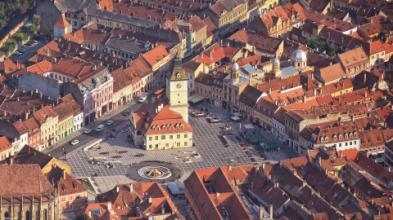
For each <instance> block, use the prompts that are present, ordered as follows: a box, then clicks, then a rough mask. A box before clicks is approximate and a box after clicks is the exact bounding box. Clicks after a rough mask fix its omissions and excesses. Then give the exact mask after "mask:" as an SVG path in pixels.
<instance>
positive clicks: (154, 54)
mask: <svg viewBox="0 0 393 220" xmlns="http://www.w3.org/2000/svg"><path fill="white" fill-rule="evenodd" d="M168 55H169V54H168V51H167V50H166V48H165V46H162V45H160V46H157V47H155V48H153V49H151V50H150V51H148V52H146V53H144V54H142V57H143V59H145V61H146V62H147V63H148V64H149V65H150V67H152V66H154V65H155V64H156V63H158V62H160V61H161V60H162V59H163V58H165V57H166V56H168Z"/></svg>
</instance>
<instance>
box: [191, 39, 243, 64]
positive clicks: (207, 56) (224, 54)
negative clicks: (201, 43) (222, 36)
mask: <svg viewBox="0 0 393 220" xmlns="http://www.w3.org/2000/svg"><path fill="white" fill-rule="evenodd" d="M237 51H239V49H238V48H235V47H222V46H220V45H219V44H218V43H216V44H213V45H212V46H210V47H209V48H208V49H206V50H205V51H203V52H202V53H201V55H200V56H198V57H197V58H195V61H196V62H198V63H204V64H212V63H216V62H218V61H220V60H222V59H224V58H228V59H229V60H232V58H233V56H234V55H235V54H236V52H237Z"/></svg>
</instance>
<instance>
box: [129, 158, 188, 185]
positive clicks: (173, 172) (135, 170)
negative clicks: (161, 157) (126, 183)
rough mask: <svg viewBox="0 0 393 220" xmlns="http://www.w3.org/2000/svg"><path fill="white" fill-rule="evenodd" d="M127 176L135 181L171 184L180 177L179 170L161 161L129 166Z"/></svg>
mask: <svg viewBox="0 0 393 220" xmlns="http://www.w3.org/2000/svg"><path fill="white" fill-rule="evenodd" d="M127 176H128V177H129V178H131V179H133V180H135V181H154V182H159V183H163V182H171V181H174V180H177V179H179V178H180V177H181V171H180V169H178V168H176V167H174V166H173V165H172V164H171V163H167V162H163V161H143V162H140V163H137V164H133V165H131V167H130V168H129V169H128V170H127Z"/></svg>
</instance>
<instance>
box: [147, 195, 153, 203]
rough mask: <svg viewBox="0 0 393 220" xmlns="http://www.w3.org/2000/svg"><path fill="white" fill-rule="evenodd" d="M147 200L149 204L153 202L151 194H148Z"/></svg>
mask: <svg viewBox="0 0 393 220" xmlns="http://www.w3.org/2000/svg"><path fill="white" fill-rule="evenodd" d="M148 202H149V204H151V203H152V202H153V198H151V196H149V200H148Z"/></svg>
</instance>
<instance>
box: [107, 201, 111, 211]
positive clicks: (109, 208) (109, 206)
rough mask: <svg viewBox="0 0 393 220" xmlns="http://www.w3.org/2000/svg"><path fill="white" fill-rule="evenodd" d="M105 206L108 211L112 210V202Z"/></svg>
mask: <svg viewBox="0 0 393 220" xmlns="http://www.w3.org/2000/svg"><path fill="white" fill-rule="evenodd" d="M107 207H108V210H109V211H112V203H110V202H108V205H107Z"/></svg>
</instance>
